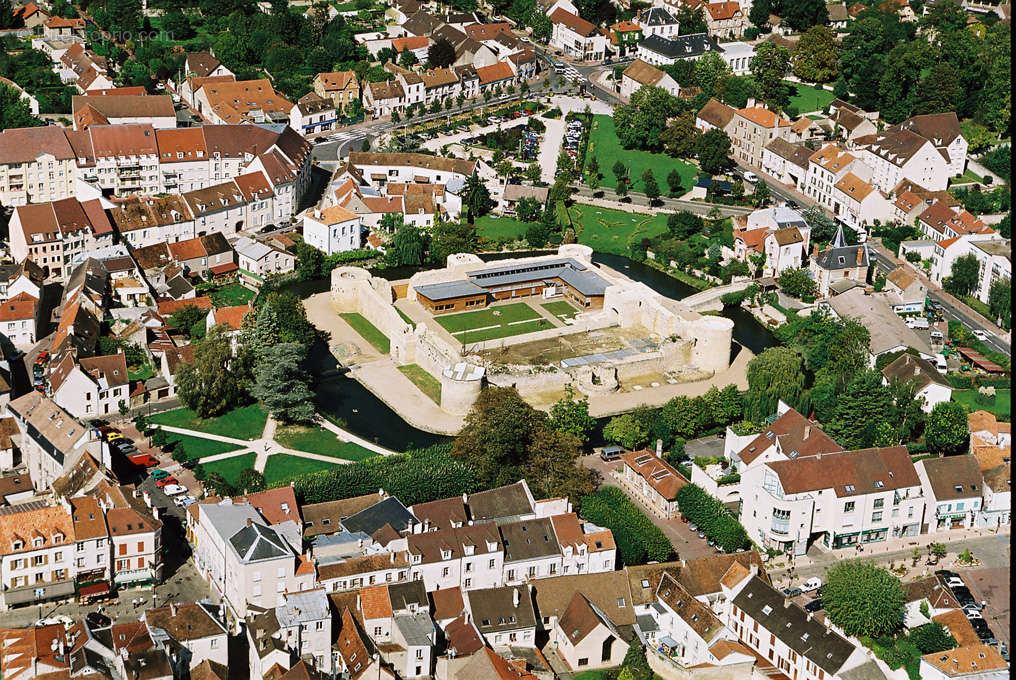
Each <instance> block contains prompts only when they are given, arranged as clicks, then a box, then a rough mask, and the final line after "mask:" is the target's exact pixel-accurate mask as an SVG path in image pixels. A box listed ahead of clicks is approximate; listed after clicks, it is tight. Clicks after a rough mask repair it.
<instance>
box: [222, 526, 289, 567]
mask: <svg viewBox="0 0 1016 680" xmlns="http://www.w3.org/2000/svg"><path fill="white" fill-rule="evenodd" d="M229 544H230V545H232V546H233V549H234V550H236V552H237V554H238V555H239V556H240V560H241V561H242V562H258V561H260V560H274V559H278V558H280V557H286V556H288V555H292V553H291V552H290V551H289V550H288V549H287V546H286V542H285V541H284V540H283V539H282V537H281V536H279V534H278V533H276V531H275V530H274V529H272V528H271V527H266V526H263V525H261V524H254V523H251V524H250V525H248V526H245V527H244V528H242V529H240V530H239V531H237V532H236V533H235V534H233V535H232V536H230V537H229Z"/></svg>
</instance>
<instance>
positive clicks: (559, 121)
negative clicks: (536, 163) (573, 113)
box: [540, 115, 565, 184]
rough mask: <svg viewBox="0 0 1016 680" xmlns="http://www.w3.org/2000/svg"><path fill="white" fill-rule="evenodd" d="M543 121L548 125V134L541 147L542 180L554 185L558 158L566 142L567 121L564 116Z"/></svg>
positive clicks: (544, 137) (544, 136)
mask: <svg viewBox="0 0 1016 680" xmlns="http://www.w3.org/2000/svg"><path fill="white" fill-rule="evenodd" d="M542 120H543V122H544V123H546V125H547V132H546V133H545V134H544V135H543V143H542V144H541V145H540V179H541V180H542V181H544V182H546V183H547V184H553V183H554V177H555V176H557V157H558V156H560V155H561V143H562V142H563V141H564V130H565V121H564V116H563V115H562V116H561V117H560V118H544V119H542Z"/></svg>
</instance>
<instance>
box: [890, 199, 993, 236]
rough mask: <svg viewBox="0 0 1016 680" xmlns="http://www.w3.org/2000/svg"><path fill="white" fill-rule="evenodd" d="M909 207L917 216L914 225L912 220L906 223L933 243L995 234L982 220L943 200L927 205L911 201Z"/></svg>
mask: <svg viewBox="0 0 1016 680" xmlns="http://www.w3.org/2000/svg"><path fill="white" fill-rule="evenodd" d="M908 193H909V192H908ZM910 205H911V208H910V211H911V213H913V212H916V213H917V216H916V223H915V221H914V220H913V219H912V220H910V221H909V222H908V223H909V224H914V225H915V226H916V227H917V228H918V229H920V230H921V231H923V232H924V233H925V234H926V235H927V236H928V238H930V239H932V240H934V241H944V240H947V239H952V238H956V237H957V236H966V235H986V236H989V237H992V236H994V235H995V234H996V232H995V230H994V229H992V228H991V227H989V226H987V225H986V224H985V223H984V221H983V220H981V219H979V218H977V217H974V216H973V215H972V214H970V213H969V212H968V211H966V210H964V209H963V208H958V207H952V206H950V205H949V204H947V203H946V202H945V201H944V200H941V199H940V200H937V201H935V202H934V203H929V202H925V201H920V202H914V201H913V200H912V199H911V201H910ZM905 223H906V222H905Z"/></svg>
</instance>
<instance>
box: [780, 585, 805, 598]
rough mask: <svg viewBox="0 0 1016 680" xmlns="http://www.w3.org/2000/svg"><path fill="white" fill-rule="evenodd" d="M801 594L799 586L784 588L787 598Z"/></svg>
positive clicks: (784, 594)
mask: <svg viewBox="0 0 1016 680" xmlns="http://www.w3.org/2000/svg"><path fill="white" fill-rule="evenodd" d="M800 594H801V589H800V588H798V587H797V586H791V587H790V588H784V589H783V597H786V598H791V597H797V596H798V595H800Z"/></svg>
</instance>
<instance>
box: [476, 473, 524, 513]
mask: <svg viewBox="0 0 1016 680" xmlns="http://www.w3.org/2000/svg"><path fill="white" fill-rule="evenodd" d="M466 504H467V505H468V506H469V515H470V517H472V518H473V520H475V521H483V520H493V519H500V518H502V517H518V516H520V515H529V514H532V513H533V506H532V505H531V503H530V500H529V496H528V494H527V493H526V490H525V487H524V486H523V482H522V481H518V482H515V483H514V484H509V485H508V486H499V487H497V488H496V489H490V490H488V491H480V492H479V493H474V494H470V495H469V496H467V498H466Z"/></svg>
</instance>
